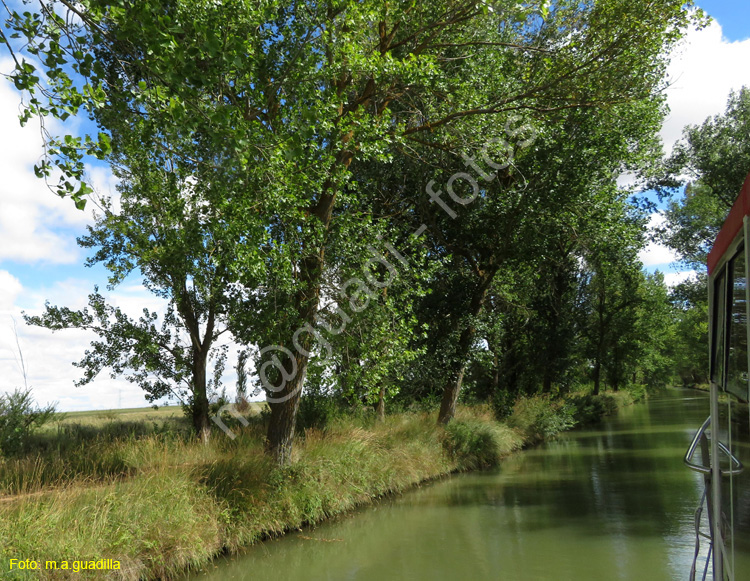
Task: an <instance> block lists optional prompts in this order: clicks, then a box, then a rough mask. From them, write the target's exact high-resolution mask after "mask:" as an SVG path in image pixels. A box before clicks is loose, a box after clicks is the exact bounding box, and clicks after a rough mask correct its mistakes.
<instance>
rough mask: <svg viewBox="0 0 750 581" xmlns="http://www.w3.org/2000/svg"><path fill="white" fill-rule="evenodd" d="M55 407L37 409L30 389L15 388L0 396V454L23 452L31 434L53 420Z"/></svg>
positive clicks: (52, 405)
mask: <svg viewBox="0 0 750 581" xmlns="http://www.w3.org/2000/svg"><path fill="white" fill-rule="evenodd" d="M55 414H56V411H55V405H54V404H50V405H48V406H45V407H39V406H38V405H37V404H36V403H35V402H34V398H33V397H32V395H31V389H28V388H27V389H21V388H17V389H15V390H14V391H12V392H10V393H4V394H2V395H0V452H1V453H2V454H4V455H6V456H10V455H17V454H20V453H21V452H24V451H25V450H26V448H27V447H28V445H29V440H30V438H31V436H32V434H33V433H34V432H35V431H36V430H38V429H39V428H41V427H42V426H44V425H45V424H46V423H48V422H50V421H52V420H53V419H54V418H55Z"/></svg>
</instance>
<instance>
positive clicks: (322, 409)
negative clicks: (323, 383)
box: [297, 389, 343, 430]
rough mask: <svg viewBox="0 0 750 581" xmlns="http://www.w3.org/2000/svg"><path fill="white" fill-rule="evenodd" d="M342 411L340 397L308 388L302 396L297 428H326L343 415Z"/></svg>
mask: <svg viewBox="0 0 750 581" xmlns="http://www.w3.org/2000/svg"><path fill="white" fill-rule="evenodd" d="M342 413H343V410H342V403H341V401H340V400H339V399H338V398H334V397H331V396H330V395H328V394H325V393H321V392H320V391H317V390H312V389H308V390H306V391H305V393H303V394H302V397H301V398H300V402H299V411H298V412H297V429H298V430H305V429H307V428H317V429H324V428H326V427H328V426H329V425H331V424H332V423H333V421H334V420H336V419H337V418H339V417H341V415H342Z"/></svg>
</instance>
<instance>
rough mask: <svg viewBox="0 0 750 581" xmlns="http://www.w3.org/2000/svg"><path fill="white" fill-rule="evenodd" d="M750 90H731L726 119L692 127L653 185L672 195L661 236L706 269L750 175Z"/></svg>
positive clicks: (712, 119) (690, 261) (691, 262)
mask: <svg viewBox="0 0 750 581" xmlns="http://www.w3.org/2000/svg"><path fill="white" fill-rule="evenodd" d="M748 135H750V89H748V88H746V87H743V88H742V89H741V90H740V91H738V92H732V93H731V94H730V95H729V99H728V101H727V108H726V111H725V112H724V114H723V115H716V116H714V117H709V118H708V119H706V120H705V121H704V122H703V123H702V124H701V125H688V126H687V127H685V129H684V130H683V136H682V139H681V140H680V141H678V142H677V143H676V144H675V147H674V151H673V152H672V154H671V155H670V156H669V158H667V159H666V160H665V162H664V164H663V167H662V168H661V175H660V177H659V178H658V179H654V181H653V183H652V185H654V186H655V187H656V188H657V189H658V191H659V192H660V194H661V195H662V197H671V196H672V195H673V194H674V191H675V189H676V188H678V187H680V186H682V185H684V186H685V191H684V196H683V197H682V198H680V199H676V200H674V199H673V200H671V201H670V203H669V207H668V209H667V211H666V213H665V214H666V218H667V220H666V224H665V226H664V227H663V228H662V229H661V231H660V234H659V237H660V239H661V240H662V241H663V242H664V243H665V244H666V245H667V246H669V247H670V248H672V249H673V250H675V251H676V252H677V254H678V255H679V256H680V259H681V260H682V261H683V262H685V263H686V264H687V265H689V266H692V267H694V268H698V267H702V266H703V265H705V263H706V257H707V255H708V252H709V250H710V249H711V245H712V244H713V241H714V239H715V238H716V235H717V234H718V232H719V229H720V228H721V225H722V223H723V222H724V219H725V218H726V215H727V213H728V212H729V209H730V208H731V207H732V204H733V203H734V200H735V199H736V198H737V196H738V194H739V192H740V190H741V189H742V185H743V183H744V182H745V179H746V178H747V175H748V173H750V138H748Z"/></svg>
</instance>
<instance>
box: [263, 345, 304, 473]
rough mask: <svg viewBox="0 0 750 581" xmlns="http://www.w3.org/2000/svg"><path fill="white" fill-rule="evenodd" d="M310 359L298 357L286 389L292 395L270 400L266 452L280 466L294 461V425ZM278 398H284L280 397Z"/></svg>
mask: <svg viewBox="0 0 750 581" xmlns="http://www.w3.org/2000/svg"><path fill="white" fill-rule="evenodd" d="M308 359H309V358H308V357H305V356H303V355H300V354H298V355H297V357H296V361H297V373H296V375H295V376H294V377H293V378H292V379H291V380H290V382H289V384H288V386H287V389H285V390H284V392H285V393H286V394H291V395H290V397H289V398H288V399H285V400H284V401H279V402H269V407H270V408H271V417H270V419H269V422H268V433H267V441H266V452H267V453H268V454H269V455H270V456H271V457H272V458H273V459H274V461H275V462H276V463H277V464H278V465H279V466H287V465H288V464H290V463H291V462H292V444H293V442H294V427H295V424H296V422H297V411H298V410H299V401H300V398H301V397H302V387H303V386H304V384H305V377H306V376H307V362H308ZM278 399H283V398H282V397H278Z"/></svg>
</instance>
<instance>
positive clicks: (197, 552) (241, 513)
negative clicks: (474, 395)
mask: <svg viewBox="0 0 750 581" xmlns="http://www.w3.org/2000/svg"><path fill="white" fill-rule="evenodd" d="M571 401H574V400H571ZM627 403H632V397H631V396H628V395H627V394H626V393H624V392H623V394H622V395H618V394H612V395H610V394H607V395H605V396H600V397H599V398H594V399H591V398H590V397H588V398H587V399H586V400H581V401H579V402H576V403H575V405H573V404H571V403H570V402H569V403H567V404H565V403H551V402H549V401H548V400H546V399H544V398H530V399H527V400H521V402H519V403H518V404H517V405H516V406H515V408H514V410H513V414H512V415H511V416H510V417H509V418H508V419H507V421H506V422H504V423H498V422H495V421H494V420H493V418H492V413H491V411H490V410H489V408H486V407H472V408H467V407H465V408H461V409H460V411H459V413H458V415H457V418H456V420H455V421H454V422H452V423H451V424H450V425H449V426H448V428H447V429H443V428H440V427H438V426H437V425H435V418H434V414H425V413H404V414H397V415H393V416H389V417H387V418H386V421H385V422H384V423H376V422H373V421H371V420H368V419H340V420H337V421H336V422H334V423H333V424H332V425H330V426H328V427H327V428H326V429H325V430H317V429H310V430H306V431H305V432H304V433H303V434H301V435H300V437H299V438H298V440H297V442H296V445H295V461H294V463H293V464H292V465H291V466H289V467H286V468H278V467H275V466H273V465H272V463H271V462H269V460H268V459H267V458H266V456H265V455H264V454H263V446H262V444H263V426H262V424H261V423H260V422H255V423H251V425H249V426H248V427H246V428H244V429H242V430H241V431H238V436H237V437H236V438H235V439H234V440H232V439H230V438H227V437H223V436H217V437H215V438H213V440H212V441H211V443H210V444H209V445H207V446H203V445H200V444H197V443H194V442H192V441H185V440H184V439H181V438H178V437H172V436H170V435H169V434H154V435H150V436H148V437H144V438H140V439H137V438H128V439H125V440H122V441H117V442H116V443H115V444H110V445H109V446H108V447H106V446H103V445H99V447H98V448H97V446H95V445H92V446H91V448H90V451H89V453H90V455H91V463H92V466H93V465H94V464H96V463H97V462H100V461H101V458H99V457H100V456H101V455H102V454H104V453H105V452H106V453H108V454H110V455H112V456H116V457H117V461H116V462H115V460H112V459H111V461H112V462H113V463H114V464H117V463H118V462H119V463H121V464H122V467H123V469H122V470H121V471H118V472H117V473H111V474H108V475H104V476H102V475H94V473H93V472H91V473H90V474H88V475H87V474H86V472H85V470H84V471H82V472H81V474H80V476H78V477H76V478H73V479H70V480H67V481H63V480H61V481H60V482H59V483H58V486H57V487H55V488H54V489H53V490H49V489H45V488H44V487H43V486H42V487H40V488H39V489H38V490H35V489H34V487H33V486H32V485H31V484H27V485H26V486H25V488H24V489H23V493H21V494H15V495H13V496H6V497H4V498H2V502H0V546H1V547H2V554H3V563H2V567H3V569H4V573H5V574H4V578H9V579H26V578H39V577H41V578H47V579H66V578H72V577H75V578H77V579H80V578H84V579H85V578H101V577H102V573H103V571H102V570H101V569H93V570H91V569H83V570H80V569H81V566H80V563H81V562H85V563H91V562H93V563H99V562H106V563H108V564H110V565H112V566H111V567H110V569H109V570H108V571H107V573H106V574H107V577H108V578H117V579H139V578H173V577H176V576H178V575H180V574H181V573H183V572H184V571H185V570H186V569H188V568H199V567H201V566H204V565H206V564H207V563H208V562H209V561H210V560H211V559H212V558H214V557H215V556H216V555H218V554H220V553H222V552H233V551H236V550H238V549H239V548H241V547H243V546H246V545H249V544H251V543H253V542H256V541H258V540H259V539H262V538H264V537H268V536H274V535H279V534H282V533H284V532H285V531H288V530H294V529H298V528H300V527H302V526H304V525H306V524H313V523H317V522H321V521H322V520H325V519H327V518H330V517H331V516H334V515H337V514H341V513H343V512H346V511H350V510H352V509H353V508H355V507H357V506H360V505H363V504H366V503H368V502H371V501H372V500H373V499H375V498H378V497H382V496H384V495H387V494H393V493H398V492H401V491H404V490H406V489H408V488H410V487H412V486H415V485H418V484H419V483H422V482H425V481H429V480H432V479H435V478H439V477H441V476H444V475H446V474H449V473H451V472H456V471H461V470H471V469H475V468H480V467H486V466H490V465H492V464H495V463H497V462H498V461H499V459H500V458H502V457H503V456H506V455H508V454H511V453H513V452H514V451H516V450H519V449H521V448H522V447H524V446H525V445H530V444H532V443H535V442H537V441H539V440H540V439H544V438H548V437H552V436H554V434H555V433H557V432H559V431H561V430H563V429H567V428H569V427H571V426H572V425H573V424H574V423H575V420H576V417H575V416H576V415H580V417H581V418H583V417H584V416H583V415H581V414H582V413H583V412H584V411H585V414H587V416H588V417H589V419H590V417H591V415H592V414H594V413H606V412H607V411H612V410H613V406H614V407H615V408H616V407H617V406H619V405H625V404H627ZM581 404H586V405H581ZM587 406H593V407H592V408H591V409H588V407H587ZM584 408H585V409H584ZM596 410H599V412H597V411H596ZM579 421H580V420H579ZM6 468H7V467H6ZM39 470H40V471H43V467H41V466H40V467H39ZM40 479H41V477H40ZM6 481H7V478H6ZM10 559H17V560H18V562H23V563H24V564H25V565H26V566H27V568H26V569H20V568H18V566H19V563H18V562H16V563H15V568H14V569H13V570H12V571H11V570H9V566H10ZM26 560H28V561H26ZM106 560H109V561H106ZM32 562H33V563H36V564H37V566H36V571H33V570H31V569H30V567H31V564H32ZM75 562H78V563H79V565H78V568H79V571H78V572H74V571H73V570H72V567H73V565H72V563H75ZM65 565H67V566H69V567H71V569H65V568H64V566H65ZM115 565H117V566H115ZM54 567H57V568H54Z"/></svg>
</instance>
